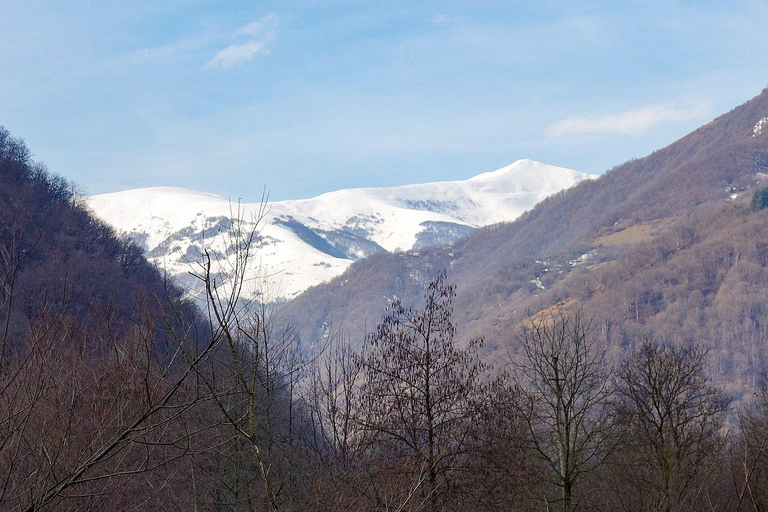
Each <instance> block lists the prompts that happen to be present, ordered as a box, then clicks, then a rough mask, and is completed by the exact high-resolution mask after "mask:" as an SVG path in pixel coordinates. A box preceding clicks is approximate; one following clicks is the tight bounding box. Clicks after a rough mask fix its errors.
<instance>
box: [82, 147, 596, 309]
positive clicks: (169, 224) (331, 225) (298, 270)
mask: <svg viewBox="0 0 768 512" xmlns="http://www.w3.org/2000/svg"><path fill="white" fill-rule="evenodd" d="M594 177H595V176H593V175H589V174H584V173H580V172H577V171H573V170H570V169H565V168H562V167H554V166H550V165H546V164H543V163H540V162H535V161H532V160H518V161H517V162H515V163H513V164H511V165H508V166H506V167H502V168H501V169H498V170H496V171H492V172H486V173H483V174H479V175H477V176H475V177H473V178H470V179H468V180H465V181H445V182H436V183H424V184H418V185H405V186H400V187H390V188H361V189H348V190H338V191H335V192H329V193H326V194H322V195H320V196H317V197H314V198H311V199H301V200H290V201H276V202H270V203H269V204H268V205H266V214H265V215H264V218H263V219H262V221H261V223H260V224H259V227H258V232H259V241H258V244H257V250H256V251H255V253H254V254H255V257H254V258H253V259H252V261H251V264H252V268H250V269H249V273H250V274H251V276H252V277H253V279H250V280H249V282H250V283H251V284H252V285H253V289H251V290H248V291H247V293H249V294H256V293H258V291H259V290H258V289H257V286H256V284H257V283H258V282H261V281H262V280H261V279H257V277H260V276H262V277H263V276H266V277H265V280H266V281H267V282H268V283H269V284H270V286H271V287H272V288H273V289H272V292H271V296H270V297H269V298H270V299H272V300H274V299H277V298H291V297H294V296H296V295H298V294H299V293H301V292H302V291H304V290H305V289H307V288H309V287H310V286H313V285H316V284H319V283H321V282H324V281H327V280H330V279H332V278H333V277H336V276H337V275H340V274H341V273H342V272H344V270H346V268H347V267H348V266H349V265H351V264H352V262H353V261H354V260H357V259H359V258H361V257H364V256H368V255H371V254H375V253H377V252H384V251H389V252H392V251H399V250H410V249H413V248H419V247H424V246H429V245H438V244H448V243H451V242H453V241H454V240H456V239H457V238H459V237H460V236H463V235H465V234H467V233H469V232H470V231H472V230H473V229H475V228H477V227H481V226H486V225H489V224H494V223H497V222H503V221H511V220H514V219H515V218H517V217H518V216H519V215H520V214H522V213H523V212H524V211H526V210H529V209H530V208H532V207H533V206H534V205H535V204H536V203H538V202H539V201H541V200H542V199H544V198H545V197H547V196H549V195H552V194H554V193H556V192H558V191H560V190H563V189H566V188H569V187H571V186H573V185H575V184H576V183H578V182H580V181H582V180H584V179H590V178H594ZM88 204H89V205H90V207H91V208H92V209H93V211H94V212H95V213H96V215H98V216H99V217H101V218H102V219H104V220H105V221H106V222H108V223H110V224H112V225H113V226H115V228H116V229H117V230H118V231H119V232H120V233H121V234H122V235H123V236H127V237H130V238H132V239H133V240H134V241H135V242H136V243H137V244H139V245H140V246H142V247H143V248H144V250H145V251H146V254H147V257H148V259H149V260H150V261H152V262H153V263H155V264H156V265H157V266H159V267H160V268H161V269H165V271H166V272H168V274H169V275H171V276H173V277H175V278H176V280H177V281H178V282H179V283H180V284H181V285H182V286H186V287H187V288H188V289H189V292H190V294H191V295H192V296H196V295H198V294H199V293H200V291H201V289H202V288H201V283H200V282H199V280H197V279H195V278H194V277H193V276H191V275H190V271H191V270H194V266H195V264H196V263H198V262H200V260H201V256H200V254H201V249H202V248H204V247H206V248H210V249H212V251H213V252H215V253H217V254H221V255H222V256H221V260H220V261H219V263H220V264H224V265H226V264H227V263H228V260H227V259H226V257H225V256H223V255H224V254H225V253H226V251H227V247H228V242H227V240H226V234H227V232H228V231H229V226H230V224H231V219H232V218H233V216H235V215H237V210H238V208H239V209H240V214H241V217H242V218H244V219H245V220H246V224H247V225H249V226H253V220H254V219H255V218H256V217H257V216H258V212H259V209H260V207H261V205H260V204H259V203H254V204H241V205H238V204H237V203H236V202H234V203H233V202H231V201H230V200H229V199H227V198H225V197H221V196H217V195H214V194H206V193H202V192H195V191H192V190H187V189H181V188H169V187H154V188H144V189H135V190H126V191H123V192H115V193H111V194H101V195H95V196H91V197H90V198H89V199H88Z"/></svg>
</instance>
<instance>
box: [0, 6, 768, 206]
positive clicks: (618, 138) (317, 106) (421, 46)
mask: <svg viewBox="0 0 768 512" xmlns="http://www.w3.org/2000/svg"><path fill="white" fill-rule="evenodd" d="M767 26H768V2H764V1H754V2H752V1H734V2H719V1H717V2H715V1H711V2H710V1H690V2H675V1H672V0H669V1H663V2H654V1H622V2H589V1H580V2H553V1H546V0H543V1H538V2H515V1H505V2H495V1H489V2H452V1H446V2H418V1H403V2H401V1H396V0H393V1H389V2H352V1H332V0H331V1H325V2H317V1H303V2H302V1H295V2H291V1H280V2H270V1H259V2H255V1H240V2H238V1H227V2H225V1H204V0H197V1H193V0H168V1H163V2H157V1H146V2H145V1H142V0H133V1H131V2H117V1H114V2H113V1H110V0H105V1H100V2H79V1H58V2H57V1H50V2H38V1H34V0H27V1H23V2H22V1H16V0H12V1H8V0H0V125H4V126H5V127H6V128H8V129H9V130H11V132H12V133H13V134H14V135H17V136H19V137H22V138H24V139H25V140H26V142H27V144H28V145H29V147H30V149H31V150H32V152H33V153H34V155H35V158H36V159H38V160H41V161H43V162H45V163H46V164H47V165H48V167H49V168H50V169H51V170H53V171H55V172H58V173H61V174H63V175H65V176H66V177H67V178H69V179H71V180H74V181H75V182H77V183H78V184H80V185H81V186H83V187H84V188H85V189H86V191H88V192H90V193H101V192H110V191H116V190H122V189H128V188H136V187H144V186H158V185H163V186H165V185H167V186H181V187H189V188H195V189H198V190H204V191H209V192H213V193H218V194H222V195H225V196H229V197H232V198H236V197H241V198H243V199H244V200H247V201H256V200H258V199H260V197H261V191H262V189H263V188H264V187H266V188H267V190H268V191H269V192H270V197H271V198H272V199H288V198H300V197H310V196H314V195H317V194H320V193H323V192H327V191H330V190H335V189H338V188H348V187H361V186H384V185H399V184H405V183H414V182H426V181H437V180H450V179H465V178H468V177H470V176H472V175H474V174H478V173H480V172H484V171H488V170H492V169H495V168H498V167H501V166H503V165H506V164H508V163H511V162H512V161H514V160H517V159H519V158H532V159H535V160H541V161H543V162H546V163H551V164H554V165H561V166H565V167H571V168H574V169H578V170H583V171H587V172H593V173H602V172H604V171H605V170H607V169H609V168H611V167H613V166H615V165H617V164H620V163H622V162H624V161H626V160H628V159H630V158H634V157H640V156H644V155H645V154H647V153H649V152H651V151H653V150H655V149H658V148H659V147H662V146H664V145H666V144H668V143H670V142H672V141H674V140H675V139H677V138H679V137H681V136H683V135H685V134H686V133H687V132H689V131H691V130H692V129H694V128H696V127H697V126H700V125H701V124H704V123H705V122H707V121H709V120H711V119H712V118H714V117H716V116H718V115H720V114H722V113H724V112H726V111H728V110H730V109H731V108H733V107H735V106H736V105H738V104H741V103H743V102H744V101H746V100H748V99H749V98H751V97H752V96H754V95H756V94H758V93H759V92H760V91H761V90H762V89H763V88H764V87H765V86H766V85H768V65H767V64H768V62H766V60H768V48H766V46H767V45H768V36H767V35H766V27H767Z"/></svg>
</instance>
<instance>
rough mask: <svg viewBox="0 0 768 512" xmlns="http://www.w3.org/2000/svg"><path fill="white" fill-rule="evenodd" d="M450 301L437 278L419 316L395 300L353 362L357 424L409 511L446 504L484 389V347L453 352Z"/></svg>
mask: <svg viewBox="0 0 768 512" xmlns="http://www.w3.org/2000/svg"><path fill="white" fill-rule="evenodd" d="M454 295H455V287H454V286H453V285H450V284H448V283H447V282H446V274H445V272H441V273H439V274H438V276H437V277H436V278H435V280H434V281H432V282H431V283H430V284H429V285H428V287H427V291H426V294H425V302H424V306H423V308H421V309H412V308H406V307H404V306H403V305H402V304H401V302H400V301H399V300H395V301H394V302H393V304H392V305H391V307H390V309H389V312H388V313H387V314H386V315H385V317H384V320H383V322H382V323H381V324H380V325H379V326H378V328H377V330H376V331H375V332H374V333H372V334H371V335H370V336H369V337H368V339H367V341H366V345H365V348H364V350H363V352H362V354H361V355H360V356H359V357H358V362H359V366H360V370H361V373H362V378H361V385H360V402H359V409H358V411H357V416H356V417H357V421H358V422H359V424H360V426H361V427H362V428H363V431H364V432H365V433H366V434H367V435H368V436H370V437H369V438H370V441H369V442H370V443H371V449H372V450H374V451H377V450H380V453H381V454H382V455H383V457H384V460H387V459H388V460H389V462H390V463H391V464H392V469H393V471H395V474H399V475H401V477H403V478H404V480H402V478H401V479H399V481H400V482H405V484H402V486H401V487H400V488H399V490H398V489H397V488H395V489H394V491H391V493H390V494H389V496H390V497H391V498H392V499H393V500H394V501H395V502H399V503H400V505H399V506H401V507H405V506H407V508H409V509H413V510H417V509H421V508H426V509H428V510H437V509H438V508H439V507H440V503H441V502H445V501H446V500H448V499H449V498H450V491H451V476H452V473H453V472H455V471H457V470H459V469H460V467H461V465H462V464H463V460H462V455H463V453H464V452H465V450H466V440H467V435H468V432H469V430H470V428H471V427H472V422H473V420H474V418H475V417H476V415H477V412H478V405H479V404H478V400H479V398H478V397H479V396H480V392H481V389H482V387H483V384H482V380H481V377H482V373H483V371H484V370H485V365H483V364H482V363H481V362H480V361H479V359H478V356H477V350H478V348H479V347H480V345H481V343H482V340H480V339H474V340H471V341H469V343H468V344H467V345H466V346H464V347H463V348H462V347H460V346H459V342H458V341H457V340H456V339H455V335H456V328H455V327H454V325H453V324H452V323H451V301H452V299H453V297H454ZM391 480H392V476H390V483H391ZM395 480H398V479H397V478H395Z"/></svg>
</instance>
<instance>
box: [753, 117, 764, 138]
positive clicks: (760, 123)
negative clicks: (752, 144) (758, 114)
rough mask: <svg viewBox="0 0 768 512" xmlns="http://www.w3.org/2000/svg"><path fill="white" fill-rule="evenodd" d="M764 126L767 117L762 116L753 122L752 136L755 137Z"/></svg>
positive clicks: (761, 131)
mask: <svg viewBox="0 0 768 512" xmlns="http://www.w3.org/2000/svg"><path fill="white" fill-rule="evenodd" d="M766 126H768V117H763V118H762V119H760V120H759V121H758V122H757V123H755V126H754V128H752V137H757V136H758V135H760V134H761V133H763V130H764V129H765V127H766Z"/></svg>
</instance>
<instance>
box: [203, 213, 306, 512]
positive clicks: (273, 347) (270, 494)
mask: <svg viewBox="0 0 768 512" xmlns="http://www.w3.org/2000/svg"><path fill="white" fill-rule="evenodd" d="M265 213H266V210H265V207H264V206H263V205H262V207H261V209H260V210H259V211H257V212H256V213H255V215H254V216H253V218H251V219H246V218H245V216H244V212H243V211H242V210H241V208H239V207H238V208H237V210H233V213H232V215H231V219H232V220H231V223H230V225H229V229H228V230H226V231H225V232H222V233H220V234H219V235H218V239H217V240H208V241H205V245H204V246H203V248H202V251H201V254H202V260H201V261H200V262H199V265H198V267H197V268H196V269H195V271H194V272H193V275H194V276H195V277H197V278H198V279H199V280H200V282H201V283H202V284H203V285H204V288H205V299H206V312H207V315H208V322H209V328H210V330H211V331H212V332H214V334H215V336H217V337H220V338H221V339H222V345H221V347H220V350H218V352H217V353H216V356H215V358H214V359H213V360H212V362H211V366H210V368H208V369H205V368H199V370H201V371H199V372H198V378H199V379H200V380H201V381H202V382H203V383H204V385H205V386H206V387H207V389H208V391H209V395H208V397H209V400H210V402H211V403H212V404H213V405H214V408H215V409H216V412H217V414H218V415H219V416H220V418H221V423H222V424H221V427H220V431H221V432H222V435H223V439H224V440H225V442H224V446H229V449H231V450H232V455H231V457H232V458H233V461H234V460H235V459H236V460H237V461H238V462H237V463H236V464H232V465H231V466H232V467H233V473H232V475H231V478H230V480H231V482H230V485H231V487H232V488H233V489H234V492H231V493H230V494H231V499H232V500H233V501H234V502H235V503H230V504H231V505H235V506H236V505H237V502H241V503H243V504H248V505H249V506H250V507H258V508H263V509H265V510H275V511H276V510H279V509H280V508H283V507H286V506H287V507H289V508H296V507H297V504H296V500H297V499H298V497H297V495H298V490H297V488H298V486H299V484H300V483H301V480H302V479H301V478H299V477H298V475H296V474H294V471H295V470H296V465H297V463H298V458H297V444H298V441H297V428H298V426H297V424H295V418H294V412H295V406H294V397H295V395H296V385H297V383H298V382H299V380H300V378H301V376H302V374H303V372H304V371H305V368H306V366H307V363H306V362H305V361H304V360H303V357H302V356H301V354H300V351H299V347H298V338H297V336H296V334H295V332H294V331H293V330H292V328H291V327H290V325H289V324H287V323H285V322H283V321H282V319H281V318H280V316H279V308H278V307H277V305H276V304H275V302H274V300H273V299H274V297H272V296H271V295H270V293H269V288H268V285H269V276H264V275H263V274H262V276H261V277H260V278H254V277H253V276H254V274H257V273H258V272H257V271H258V269H257V268H256V267H255V266H256V264H257V262H256V261H255V254H254V252H253V251H254V250H255V248H256V246H257V244H258V240H259V229H260V225H261V220H262V218H263V217H264V215H265ZM216 248H219V250H217V249H216ZM256 281H258V282H256ZM249 287H253V288H249ZM227 430H228V431H229V436H227V435H226V433H225V432H226V431H227ZM251 467H253V468H254V469H255V471H252V470H251V469H250V468H251ZM253 475H258V478H257V479H255V480H254V479H253V478H252V476H253ZM238 482H239V483H238Z"/></svg>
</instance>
